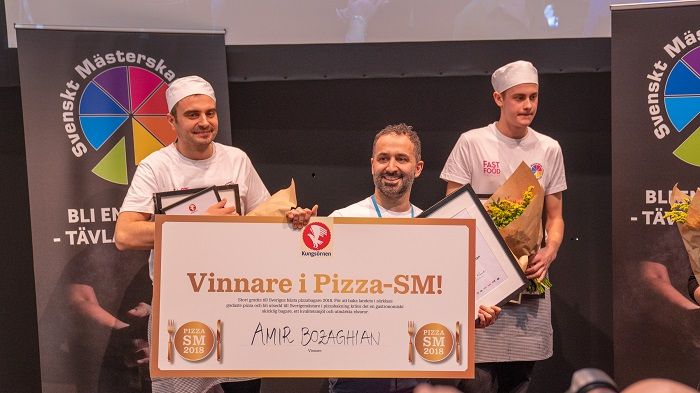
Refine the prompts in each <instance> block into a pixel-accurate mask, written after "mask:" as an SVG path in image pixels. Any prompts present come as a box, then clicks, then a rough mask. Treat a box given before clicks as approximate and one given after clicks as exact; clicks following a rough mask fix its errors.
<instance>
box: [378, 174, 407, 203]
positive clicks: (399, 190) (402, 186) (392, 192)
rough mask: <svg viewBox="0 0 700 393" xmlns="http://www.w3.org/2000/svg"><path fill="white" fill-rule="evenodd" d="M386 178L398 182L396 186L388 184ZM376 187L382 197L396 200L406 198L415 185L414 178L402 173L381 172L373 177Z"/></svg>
mask: <svg viewBox="0 0 700 393" xmlns="http://www.w3.org/2000/svg"><path fill="white" fill-rule="evenodd" d="M384 177H387V178H389V179H390V180H398V182H397V183H396V184H387V183H385V182H384ZM373 179H374V186H375V187H376V188H377V189H378V190H379V192H380V193H382V195H384V196H386V197H387V198H391V199H396V198H400V197H402V196H404V195H405V194H406V193H407V192H408V190H410V189H411V186H412V185H413V179H414V177H413V176H411V175H407V174H405V173H402V172H399V171H397V172H395V173H387V172H381V173H378V174H375V175H374V176H373Z"/></svg>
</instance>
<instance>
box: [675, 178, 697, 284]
mask: <svg viewBox="0 0 700 393" xmlns="http://www.w3.org/2000/svg"><path fill="white" fill-rule="evenodd" d="M698 194H700V188H698V189H697V190H696V191H695V195H694V196H693V197H692V198H691V197H690V196H688V195H687V194H685V193H684V192H683V191H681V190H679V189H678V184H676V185H674V186H673V191H671V199H670V200H669V203H670V204H671V207H672V208H671V209H672V211H673V210H674V209H673V207H674V205H676V204H687V208H688V210H687V212H686V213H687V214H681V215H679V216H676V217H671V220H672V221H674V222H675V223H676V226H677V227H678V230H679V231H680V233H681V237H682V238H683V244H684V245H685V250H686V251H687V252H688V259H690V267H691V269H693V274H694V275H695V278H697V279H698V281H700V197H698Z"/></svg>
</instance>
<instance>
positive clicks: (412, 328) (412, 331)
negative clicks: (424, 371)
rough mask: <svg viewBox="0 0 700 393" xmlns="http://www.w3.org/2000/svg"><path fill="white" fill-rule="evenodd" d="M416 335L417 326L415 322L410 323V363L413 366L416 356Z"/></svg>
mask: <svg viewBox="0 0 700 393" xmlns="http://www.w3.org/2000/svg"><path fill="white" fill-rule="evenodd" d="M415 334H416V324H415V322H413V321H408V362H409V363H411V364H413V363H414V361H415V354H414V352H413V348H414V345H413V336H414V335H415Z"/></svg>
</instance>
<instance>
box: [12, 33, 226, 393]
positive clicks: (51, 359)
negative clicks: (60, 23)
mask: <svg viewBox="0 0 700 393" xmlns="http://www.w3.org/2000/svg"><path fill="white" fill-rule="evenodd" d="M17 39H18V54H19V66H20V81H21V89H22V110H23V114H24V134H25V143H26V149H27V171H28V178H29V197H30V210H31V223H32V242H33V253H34V275H35V283H36V299H37V313H38V314H37V315H38V320H39V347H40V348H39V349H40V357H41V373H42V386H43V391H44V392H45V393H46V392H89V393H94V392H120V393H124V392H144V391H150V384H149V381H148V364H147V363H146V364H142V362H140V360H143V359H147V355H148V348H147V347H146V342H145V324H146V322H147V320H148V314H149V313H150V299H151V283H150V279H149V278H148V266H147V265H148V264H147V260H148V253H147V252H128V253H120V252H118V251H117V250H116V247H115V246H114V244H113V236H114V221H115V220H116V217H117V212H118V208H119V206H120V205H121V202H122V200H123V198H124V195H125V194H126V190H127V187H128V182H129V179H131V177H132V176H133V173H134V171H135V169H136V165H137V163H138V162H139V161H140V160H141V159H143V158H144V157H146V156H147V155H148V154H150V153H151V152H153V151H155V150H157V149H159V148H161V147H162V146H164V145H167V144H169V143H171V142H173V141H174V139H175V134H174V131H172V130H171V129H170V126H169V125H168V123H167V119H166V113H167V106H166V103H165V89H166V88H167V86H168V84H169V83H170V82H172V81H173V80H174V79H176V78H178V77H181V76H186V75H191V74H197V75H200V76H202V77H203V78H205V79H207V80H209V81H210V82H211V83H212V85H213V86H214V89H215V90H216V94H217V105H218V107H219V108H221V110H220V112H219V126H220V130H221V132H220V133H219V136H218V140H219V141H220V142H222V143H226V144H230V143H231V133H230V117H229V110H228V108H229V103H228V80H227V76H226V57H225V56H226V53H225V47H224V35H223V34H222V33H220V32H193V33H162V32H144V31H140V32H122V31H65V30H51V29H46V30H45V29H33V28H26V29H25V28H18V30H17ZM5 192H12V190H5Z"/></svg>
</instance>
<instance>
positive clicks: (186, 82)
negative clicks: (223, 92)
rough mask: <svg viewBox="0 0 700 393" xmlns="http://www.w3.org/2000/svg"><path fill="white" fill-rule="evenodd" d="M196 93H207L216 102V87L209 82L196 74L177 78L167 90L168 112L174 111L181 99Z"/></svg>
mask: <svg viewBox="0 0 700 393" xmlns="http://www.w3.org/2000/svg"><path fill="white" fill-rule="evenodd" d="M194 94H204V95H207V96H209V97H211V99H212V100H214V102H216V96H214V88H213V87H211V85H210V84H209V82H207V81H205V80H204V79H202V78H201V77H199V76H196V75H190V76H183V77H182V78H178V79H175V80H174V81H173V83H171V84H170V86H169V87H168V90H166V91H165V100H166V101H167V102H168V112H170V111H172V110H173V107H174V106H175V104H177V103H178V102H180V100H181V99H183V98H185V97H188V96H191V95H194Z"/></svg>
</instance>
